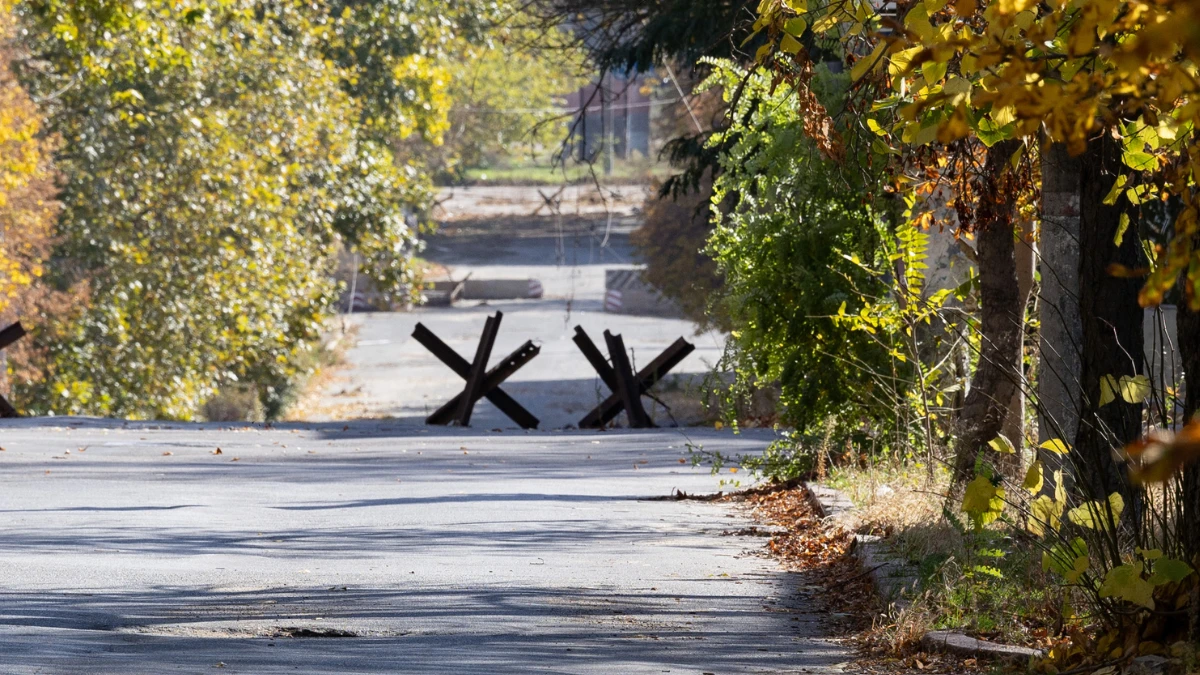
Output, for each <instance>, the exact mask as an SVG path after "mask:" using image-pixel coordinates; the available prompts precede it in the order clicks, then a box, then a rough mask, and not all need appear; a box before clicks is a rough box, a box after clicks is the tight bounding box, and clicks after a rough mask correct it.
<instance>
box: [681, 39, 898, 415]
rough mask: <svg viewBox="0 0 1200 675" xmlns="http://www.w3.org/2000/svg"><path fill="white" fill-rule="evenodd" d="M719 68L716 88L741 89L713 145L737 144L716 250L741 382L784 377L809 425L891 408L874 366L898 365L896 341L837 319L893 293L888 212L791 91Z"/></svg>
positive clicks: (787, 399) (721, 177) (718, 195)
mask: <svg viewBox="0 0 1200 675" xmlns="http://www.w3.org/2000/svg"><path fill="white" fill-rule="evenodd" d="M717 64H718V68H717V70H716V72H715V73H714V75H713V76H712V77H711V78H710V79H709V81H708V82H707V83H706V85H705V86H721V87H723V88H724V90H725V92H726V96H727V99H729V100H731V101H732V99H733V96H734V92H740V97H739V98H738V99H737V100H736V101H733V102H732V103H733V106H732V110H731V118H732V119H733V120H735V122H734V123H733V124H732V125H731V126H730V128H729V129H728V130H726V131H723V132H720V133H718V134H717V135H716V136H715V137H714V139H713V141H712V142H713V143H722V144H725V147H726V148H727V151H726V152H725V153H724V154H723V155H722V157H721V167H720V168H721V170H720V172H719V173H718V175H717V178H716V180H715V182H714V186H713V203H714V204H715V205H721V208H716V207H714V209H713V214H714V216H713V220H714V223H715V230H714V232H713V234H712V237H711V239H710V241H709V248H708V252H709V254H710V255H712V256H713V258H714V259H715V260H716V262H717V267H718V269H719V272H720V273H721V274H722V276H723V277H724V281H725V286H724V290H723V291H722V292H721V295H720V299H719V303H720V306H721V310H722V311H723V312H724V313H725V314H727V316H728V317H729V322H730V327H731V329H732V330H731V336H732V338H731V356H732V360H733V362H734V365H735V368H736V371H737V374H738V379H739V382H740V383H742V384H743V385H750V384H753V383H755V382H758V383H767V382H775V381H778V382H779V383H780V385H781V387H782V398H781V401H782V403H783V404H784V406H785V412H784V421H785V422H787V423H788V424H791V425H794V426H795V427H796V428H797V429H798V430H802V431H803V430H808V429H811V428H814V427H816V426H818V425H820V424H822V423H823V421H824V420H825V419H826V418H828V417H829V416H831V415H846V416H847V418H855V417H856V416H865V417H867V418H870V417H878V416H880V415H887V414H888V411H887V410H885V409H884V406H880V405H878V404H877V403H878V402H877V401H875V400H873V399H872V393H871V392H872V389H873V388H875V386H876V384H877V378H876V376H875V374H876V373H880V372H884V371H888V370H890V368H891V361H890V359H889V349H888V348H886V347H885V346H883V345H882V344H881V343H880V342H878V341H876V340H874V339H873V338H872V336H871V335H870V334H869V333H868V332H866V331H861V330H857V329H855V328H854V327H853V326H851V325H848V324H847V323H845V322H840V321H837V320H836V317H837V316H838V315H839V313H840V312H839V310H840V311H841V313H851V314H856V313H858V312H859V311H860V310H862V309H863V308H864V307H866V305H867V299H868V298H870V297H873V296H876V297H877V296H884V295H886V290H887V289H886V286H885V285H884V284H883V283H882V282H881V280H880V278H879V276H878V275H877V274H874V273H873V270H875V269H887V267H888V265H887V259H886V257H884V254H885V253H886V251H885V246H884V240H885V239H886V238H888V237H889V235H888V233H887V230H886V227H883V226H882V225H881V219H880V214H879V213H878V212H876V211H875V210H873V209H872V207H871V205H870V203H869V202H867V201H866V200H864V199H863V196H862V191H861V186H860V185H854V184H852V183H849V182H847V179H846V176H844V175H843V174H842V173H841V172H840V171H838V169H837V167H836V166H834V165H833V164H832V163H830V162H827V161H825V160H823V159H821V158H820V156H819V155H818V153H817V152H816V148H815V146H814V145H813V144H812V143H811V142H810V141H809V140H807V138H806V136H805V132H804V124H805V122H804V119H803V118H802V117H801V116H800V115H799V114H798V113H797V111H796V108H795V106H794V105H790V104H789V103H788V100H787V99H788V95H787V94H786V93H785V92H783V91H782V90H780V91H777V92H773V91H772V87H771V82H770V80H769V78H767V77H765V76H763V75H761V74H755V75H750V76H748V77H747V76H746V74H745V73H744V72H743V71H742V70H740V69H739V68H738V67H736V66H734V65H733V64H731V63H728V62H717ZM826 76H828V78H829V81H830V83H831V84H834V83H836V82H837V80H838V79H839V78H838V77H837V76H833V75H830V74H828V73H826ZM843 79H844V78H843Z"/></svg>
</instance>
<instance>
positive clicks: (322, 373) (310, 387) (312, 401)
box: [283, 325, 358, 422]
mask: <svg viewBox="0 0 1200 675" xmlns="http://www.w3.org/2000/svg"><path fill="white" fill-rule="evenodd" d="M337 330H339V331H341V334H340V335H338V336H337V337H336V338H334V339H331V340H327V341H326V342H325V344H324V346H323V347H322V354H321V357H320V359H319V360H318V364H317V366H316V368H315V369H314V370H313V372H312V373H311V374H310V375H308V377H307V378H305V380H304V382H302V383H300V385H299V386H300V393H299V394H298V395H297V396H296V400H295V402H294V403H292V405H290V406H288V408H287V410H285V411H284V414H283V420H284V421H286V422H303V421H307V420H311V419H316V418H318V417H329V418H331V419H342V417H339V416H336V415H331V414H330V412H331V411H329V410H326V409H325V406H324V405H323V403H322V401H323V399H324V396H323V395H322V393H323V392H324V391H325V390H326V389H327V388H328V387H329V386H330V385H332V384H333V383H334V382H336V381H337V380H338V378H339V372H340V371H341V369H342V368H343V367H344V366H345V364H346V350H347V349H349V348H350V346H351V345H353V344H354V343H355V341H356V340H357V338H358V326H356V325H344V326H343V327H340V328H338V329H337Z"/></svg>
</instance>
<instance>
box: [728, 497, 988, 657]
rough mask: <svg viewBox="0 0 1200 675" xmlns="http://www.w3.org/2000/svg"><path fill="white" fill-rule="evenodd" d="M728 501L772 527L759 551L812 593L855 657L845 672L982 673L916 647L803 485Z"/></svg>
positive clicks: (910, 627) (910, 626)
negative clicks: (813, 590)
mask: <svg viewBox="0 0 1200 675" xmlns="http://www.w3.org/2000/svg"><path fill="white" fill-rule="evenodd" d="M729 499H730V500H731V501H736V502H740V503H742V504H744V505H746V506H747V507H748V508H749V509H750V510H751V513H752V514H753V516H754V518H755V519H756V520H757V521H758V522H760V523H762V524H763V525H765V526H769V527H771V530H770V532H771V537H770V539H768V541H767V543H766V546H765V548H766V552H767V553H768V554H769V555H771V556H773V557H775V558H777V559H778V560H779V561H780V562H781V563H783V564H784V565H785V566H786V567H787V568H788V569H790V570H793V571H797V572H800V573H802V574H803V575H804V578H805V584H806V585H807V586H808V587H810V588H814V587H815V588H816V589H818V590H819V592H816V593H811V594H810V595H811V597H812V600H813V601H814V602H817V603H819V604H820V608H821V609H822V610H823V611H824V612H825V613H826V614H827V615H828V616H829V617H830V621H829V628H830V630H831V631H832V633H833V636H832V637H834V638H835V639H838V640H841V641H844V642H845V643H846V644H847V645H848V646H850V647H851V648H852V649H853V650H854V652H855V653H856V655H857V658H856V660H855V662H854V663H853V664H852V670H854V671H855V672H862V673H878V674H881V675H887V674H894V673H913V672H921V673H968V674H969V673H974V672H983V670H984V667H983V666H982V665H981V664H979V663H977V662H976V661H975V659H963V658H961V657H956V656H951V655H947V654H930V653H926V652H924V651H922V650H921V648H920V637H921V635H920V633H921V631H920V629H919V628H918V627H917V625H916V623H917V622H913V621H911V620H909V619H905V617H903V616H901V617H900V620H897V616H896V613H895V612H893V611H890V608H886V607H883V606H882V604H881V602H880V600H879V597H878V595H877V594H876V593H875V589H874V585H873V584H872V581H871V577H870V574H869V573H868V572H867V570H864V569H863V568H862V566H861V565H860V564H859V563H858V560H857V559H856V558H855V557H854V556H852V555H851V554H850V543H851V541H852V539H853V533H852V532H849V531H847V530H846V529H844V528H843V527H841V526H840V525H837V524H833V523H829V522H826V521H825V520H824V519H823V518H822V517H821V516H820V514H819V513H818V512H817V511H816V509H814V508H813V505H812V501H811V498H810V496H809V494H808V490H807V489H806V488H805V487H804V486H803V484H781V485H771V486H766V487H762V488H756V489H754V490H748V491H746V492H742V493H739V494H737V495H733V496H731V497H730V498H729Z"/></svg>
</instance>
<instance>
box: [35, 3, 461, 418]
mask: <svg viewBox="0 0 1200 675" xmlns="http://www.w3.org/2000/svg"><path fill="white" fill-rule="evenodd" d="M49 4H50V5H51V7H50V9H51V10H52V11H50V12H47V13H45V14H38V15H31V16H30V17H29V26H28V29H29V34H30V38H29V39H30V40H31V43H32V44H31V48H32V49H33V50H34V51H35V52H37V53H38V54H39V58H41V59H44V63H45V64H46V65H45V67H44V68H39V69H38V70H37V71H31V73H30V77H31V78H32V79H31V86H32V87H33V88H34V89H35V91H37V92H38V93H39V94H41V95H43V96H47V99H48V101H49V103H48V112H49V117H50V119H49V131H50V132H51V133H53V134H55V135H57V136H59V137H61V138H62V139H63V141H64V143H63V150H62V152H61V153H60V166H61V168H62V169H63V172H64V174H65V185H64V189H63V192H62V196H61V201H62V202H63V205H64V212H63V216H62V218H61V220H60V224H59V227H60V235H61V244H60V246H59V250H58V251H57V252H56V254H57V256H58V257H59V258H60V259H61V260H64V261H67V262H66V264H64V265H62V266H61V267H60V274H61V275H62V277H63V278H61V279H57V280H55V281H56V282H58V283H62V284H63V285H68V286H69V285H71V284H74V283H78V282H81V281H86V282H87V283H88V284H89V286H90V291H91V294H90V302H91V305H90V307H88V308H87V309H86V310H85V311H83V312H82V314H80V315H79V316H70V317H68V316H63V317H61V318H59V319H58V321H60V322H61V324H60V325H58V326H57V327H56V328H55V330H56V331H58V332H60V333H61V334H62V335H63V338H62V339H61V340H59V341H56V342H55V343H53V344H51V345H49V346H48V350H49V351H48V353H47V355H46V358H47V359H48V361H49V363H48V364H47V370H48V371H49V372H50V373H51V374H52V376H51V378H50V379H49V380H48V381H46V382H45V383H42V384H39V385H38V389H36V390H32V391H29V392H25V393H26V394H29V395H32V396H33V397H35V399H36V400H37V401H38V403H37V406H36V408H35V409H36V410H37V411H40V412H46V411H54V412H59V413H86V414H98V415H117V416H130V417H134V418H146V417H155V418H162V417H165V418H184V419H187V418H191V417H192V416H193V415H195V413H196V410H197V409H198V407H199V406H200V404H201V403H202V402H203V401H204V400H205V399H207V398H208V397H210V396H211V395H212V394H213V393H214V392H215V391H216V390H217V389H218V388H220V387H222V386H225V385H227V384H230V383H232V382H234V381H236V382H239V383H247V384H249V385H252V386H255V387H256V388H257V389H258V391H259V393H260V394H261V396H262V397H263V398H264V399H265V400H266V402H268V404H270V406H274V407H278V404H279V402H280V400H281V398H282V396H283V393H284V391H285V389H286V386H287V383H288V381H289V379H290V378H292V377H293V376H294V375H295V374H297V372H298V371H300V370H301V369H302V368H304V367H305V366H304V364H305V363H306V359H307V358H308V353H309V351H310V350H311V345H312V343H313V341H314V340H315V339H316V338H317V337H318V335H319V331H320V330H321V327H322V321H323V319H324V317H325V316H327V313H328V312H329V311H330V309H331V307H332V304H333V301H334V300H335V298H336V294H337V287H336V284H335V283H334V282H333V280H332V269H333V266H334V265H335V264H336V253H337V250H338V248H339V246H340V245H341V242H348V243H351V244H357V245H358V246H359V247H360V250H362V252H363V254H364V257H365V258H366V259H367V260H368V261H369V263H370V265H371V266H372V269H371V271H372V272H375V274H374V275H373V276H375V277H376V279H377V280H378V281H379V282H380V283H381V284H382V288H384V289H385V290H386V289H388V288H394V287H396V286H397V285H399V284H400V283H403V282H404V281H405V279H406V278H407V276H408V275H409V274H410V272H409V271H408V269H407V263H406V254H407V252H408V251H411V250H412V247H413V245H414V233H413V232H412V230H411V228H410V227H409V223H408V222H407V220H406V213H405V211H406V210H417V209H419V207H420V206H421V205H422V203H424V202H425V200H426V199H427V196H428V190H427V188H426V186H425V184H424V180H423V179H422V176H421V175H420V173H419V171H418V170H417V167H416V166H409V167H404V168H401V166H402V164H401V163H400V162H398V161H397V159H396V158H395V157H394V156H393V154H392V150H391V147H392V143H393V141H394V140H395V139H394V138H392V137H391V136H388V135H384V134H383V133H382V132H381V128H383V127H387V128H390V129H396V130H401V131H404V130H411V133H418V132H420V133H426V132H428V133H430V134H436V133H437V129H438V128H439V127H440V126H444V114H443V113H444V108H445V107H446V102H445V101H442V100H437V99H436V94H437V91H438V88H439V87H440V86H441V84H439V83H440V81H441V80H440V75H439V73H437V72H435V71H434V70H432V69H430V68H427V67H425V65H424V64H427V63H429V62H430V61H431V60H430V59H428V58H427V55H429V54H430V53H431V52H430V47H431V45H430V44H427V43H425V41H424V38H423V37H422V33H423V32H424V31H425V26H435V25H440V22H438V21H434V22H432V23H426V21H425V19H424V18H422V17H421V16H420V12H419V6H418V5H413V4H406V5H405V7H407V10H406V11H407V14H406V15H405V16H407V18H405V19H403V21H404V22H407V23H406V24H405V30H404V31H399V30H398V31H397V35H396V36H392V37H394V38H395V39H393V40H391V41H382V42H381V39H382V38H383V37H386V36H383V35H382V34H381V33H378V32H376V33H374V34H368V31H366V28H369V26H367V27H361V26H360V28H363V30H359V29H356V28H353V27H351V26H349V25H347V24H345V23H338V22H337V21H334V19H332V18H331V15H330V12H331V11H332V10H333V7H332V5H331V4H330V3H324V2H317V3H311V2H299V1H292V0H287V1H285V2H278V3H269V4H268V5H262V4H260V3H254V2H251V1H250V0H200V1H198V2H193V3H190V6H189V9H188V11H187V12H186V13H185V12H183V11H180V12H175V11H174V10H173V9H172V8H173V7H174V5H172V4H171V3H167V2H166V0H148V1H147V2H145V3H136V4H134V3H124V4H123V5H122V7H123V9H122V11H121V12H119V13H116V14H119V16H112V15H108V14H103V15H102V14H92V13H89V12H88V11H85V9H84V8H82V7H81V6H80V5H79V4H77V3H66V2H59V1H57V0H55V1H52V2H50V3H49ZM384 5H387V7H384ZM377 8H378V9H379V11H381V12H382V11H384V10H385V9H386V10H387V11H391V12H399V10H401V9H404V8H403V7H401V6H400V5H397V4H396V3H394V2H384V3H377ZM402 13H403V12H399V13H395V14H393V15H390V16H391V19H392V20H394V22H393V24H391V25H393V26H397V25H398V24H396V23H395V22H397V21H401V18H400V14H402ZM339 15H340V10H339ZM436 17H437V14H436V13H434V14H431V15H429V16H428V17H426V18H430V19H432V18H436ZM364 20H367V21H369V19H368V18H367V17H364ZM331 22H332V23H331ZM64 26H69V28H70V30H69V31H67V32H64V30H63V27H64ZM401 33H404V34H405V35H409V36H412V39H411V40H408V39H405V40H401V39H399V37H398V36H399V35H400V34H401ZM67 35H69V36H70V38H71V39H70V40H66V36H67ZM232 35H237V36H238V39H236V40H234V39H231V36H232ZM349 40H360V41H363V44H364V45H365V44H366V43H368V42H369V43H370V44H371V45H372V49H373V50H374V51H372V52H371V53H372V54H375V55H377V56H379V57H380V58H382V56H383V55H384V54H386V55H387V56H388V59H387V60H385V61H381V63H385V64H386V65H387V67H388V68H389V71H388V72H387V73H386V78H385V79H387V80H388V82H389V83H390V82H393V81H394V82H395V83H399V84H401V85H403V87H404V91H405V93H404V94H403V96H400V95H399V94H397V97H393V98H389V96H391V94H392V93H395V92H391V91H390V90H388V91H384V90H383V89H382V88H381V87H383V85H382V84H380V83H375V84H378V85H379V86H375V85H374V84H371V83H370V82H369V80H370V78H372V77H374V76H376V75H380V76H382V75H383V73H381V72H377V71H374V70H372V66H370V64H362V63H358V62H356V61H354V60H353V59H350V58H349V57H348V56H347V58H346V60H345V61H344V62H341V61H340V60H339V59H338V58H330V57H331V56H335V57H337V56H346V55H344V54H341V53H335V52H337V50H338V49H339V48H341V47H343V46H345V45H346V44H347V41H349ZM416 57H421V58H416ZM352 82H357V83H358V84H357V85H352V84H351V83H352ZM68 83H69V84H70V86H67V85H68ZM368 85H370V86H368ZM389 86H390V85H389ZM56 92H61V93H60V94H56V95H55V96H49V94H53V93H56ZM375 95H378V96H380V97H381V98H380V99H378V100H375V99H371V100H367V98H366V97H370V96H375ZM401 99H403V100H401ZM377 106H382V107H386V108H387V110H388V115H390V116H383V115H382V113H378V114H376V113H371V114H370V115H367V114H365V113H366V111H368V110H372V109H374V108H376V107H377ZM107 110H114V111H115V113H116V114H112V115H103V114H97V112H96V111H107ZM369 116H373V118H374V119H377V120H380V121H381V122H382V126H373V125H371V124H368V123H367V122H366V121H365V120H366V118H367V117H369ZM397 133H400V132H399V131H398V132H397ZM97 195H104V197H103V198H97Z"/></svg>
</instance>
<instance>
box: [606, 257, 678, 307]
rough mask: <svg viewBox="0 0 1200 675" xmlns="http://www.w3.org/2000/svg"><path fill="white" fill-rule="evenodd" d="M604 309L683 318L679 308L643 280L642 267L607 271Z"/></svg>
mask: <svg viewBox="0 0 1200 675" xmlns="http://www.w3.org/2000/svg"><path fill="white" fill-rule="evenodd" d="M604 311H606V312H612V313H614V314H640V315H646V316H662V317H672V318H681V317H683V312H682V311H680V309H679V307H678V306H677V305H676V304H675V303H673V302H671V301H670V300H668V299H666V298H664V297H663V296H662V294H661V293H659V292H658V291H657V290H656V289H655V288H654V287H653V286H651V285H649V284H647V283H646V282H645V280H643V279H642V271H641V270H639V269H621V270H605V271H604Z"/></svg>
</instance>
